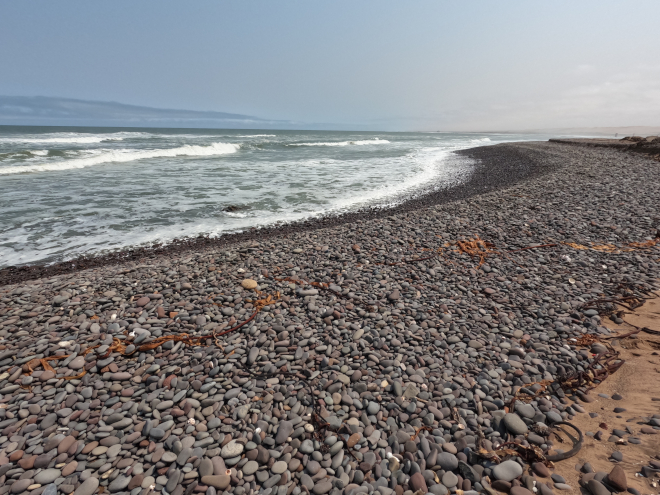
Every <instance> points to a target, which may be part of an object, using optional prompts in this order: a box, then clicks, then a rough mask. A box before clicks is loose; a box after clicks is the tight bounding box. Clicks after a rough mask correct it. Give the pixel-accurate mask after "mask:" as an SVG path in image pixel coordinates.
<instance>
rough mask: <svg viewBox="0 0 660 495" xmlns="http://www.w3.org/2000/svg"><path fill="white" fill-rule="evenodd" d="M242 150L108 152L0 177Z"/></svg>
mask: <svg viewBox="0 0 660 495" xmlns="http://www.w3.org/2000/svg"><path fill="white" fill-rule="evenodd" d="M239 148H240V145H238V144H232V143H213V144H211V145H209V146H197V145H185V146H181V147H179V148H170V149H155V150H139V151H135V150H108V151H104V152H102V153H100V154H98V155H95V156H92V157H88V158H76V159H73V160H65V161H60V162H57V163H41V164H30V165H26V166H20V167H6V168H0V175H10V174H24V173H34V172H57V171H60V170H71V169H77V168H85V167H92V166H94V165H101V164H103V163H112V162H114V163H126V162H132V161H135V160H144V159H146V158H163V157H175V156H214V155H226V154H229V153H235V152H236V151H238V149H239Z"/></svg>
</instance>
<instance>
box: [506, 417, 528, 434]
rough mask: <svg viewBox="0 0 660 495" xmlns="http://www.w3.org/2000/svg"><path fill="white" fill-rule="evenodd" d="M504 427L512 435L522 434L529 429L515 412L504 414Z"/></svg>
mask: <svg viewBox="0 0 660 495" xmlns="http://www.w3.org/2000/svg"><path fill="white" fill-rule="evenodd" d="M504 424H505V425H506V429H507V430H509V431H510V432H511V433H513V434H514V435H524V434H525V433H527V432H528V431H529V428H527V425H526V424H525V422H524V421H523V420H522V419H520V416H518V415H517V414H512V413H508V414H506V415H505V416H504Z"/></svg>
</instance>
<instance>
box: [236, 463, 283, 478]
mask: <svg viewBox="0 0 660 495" xmlns="http://www.w3.org/2000/svg"><path fill="white" fill-rule="evenodd" d="M282 462H284V461H282ZM275 464H277V463H275ZM275 464H273V467H275ZM285 465H286V463H285ZM258 469H259V463H258V462H257V461H248V462H246V463H245V465H244V466H243V468H242V471H243V474H244V475H245V476H250V475H251V474H254V473H256V472H257V470H258ZM283 472H284V471H283Z"/></svg>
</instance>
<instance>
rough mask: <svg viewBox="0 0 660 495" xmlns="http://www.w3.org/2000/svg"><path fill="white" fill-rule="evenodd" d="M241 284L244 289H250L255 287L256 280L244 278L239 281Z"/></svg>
mask: <svg viewBox="0 0 660 495" xmlns="http://www.w3.org/2000/svg"><path fill="white" fill-rule="evenodd" d="M241 285H242V286H243V288H244V289H248V290H252V289H256V288H257V281H256V280H252V279H251V278H246V279H245V280H243V281H242V282H241Z"/></svg>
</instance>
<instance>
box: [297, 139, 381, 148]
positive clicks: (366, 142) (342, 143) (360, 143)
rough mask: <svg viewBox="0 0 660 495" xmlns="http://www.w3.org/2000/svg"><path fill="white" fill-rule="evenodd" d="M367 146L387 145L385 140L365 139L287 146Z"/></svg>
mask: <svg viewBox="0 0 660 495" xmlns="http://www.w3.org/2000/svg"><path fill="white" fill-rule="evenodd" d="M369 144H389V141H388V140H387V139H380V138H376V139H365V140H362V141H338V142H332V141H330V142H324V143H293V144H290V145H289V146H366V145H369Z"/></svg>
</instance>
